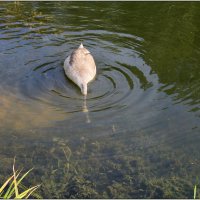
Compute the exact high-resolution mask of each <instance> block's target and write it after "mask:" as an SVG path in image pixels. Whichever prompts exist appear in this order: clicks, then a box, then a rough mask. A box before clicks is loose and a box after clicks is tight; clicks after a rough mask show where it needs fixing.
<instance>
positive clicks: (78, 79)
mask: <svg viewBox="0 0 200 200" xmlns="http://www.w3.org/2000/svg"><path fill="white" fill-rule="evenodd" d="M64 70H65V74H66V76H67V77H68V78H69V79H70V80H72V81H73V82H74V83H75V84H76V85H78V86H79V88H80V89H81V92H82V94H83V95H84V96H86V95H87V84H88V83H89V82H90V81H92V80H93V79H94V77H95V75H96V65H95V61H94V59H93V56H92V55H91V53H90V52H89V51H88V50H87V49H86V48H85V47H84V46H83V44H82V43H81V45H80V46H79V48H77V49H76V50H74V51H73V52H72V53H71V55H70V56H68V57H67V58H66V59H65V62H64Z"/></svg>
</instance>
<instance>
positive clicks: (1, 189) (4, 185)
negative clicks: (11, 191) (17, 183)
mask: <svg viewBox="0 0 200 200" xmlns="http://www.w3.org/2000/svg"><path fill="white" fill-rule="evenodd" d="M12 178H13V175H12V176H11V177H9V178H8V179H7V181H6V182H5V183H4V184H3V185H2V186H1V188H0V194H1V193H2V191H3V190H4V188H5V187H6V186H7V185H8V183H9V182H10V180H11V179H12Z"/></svg>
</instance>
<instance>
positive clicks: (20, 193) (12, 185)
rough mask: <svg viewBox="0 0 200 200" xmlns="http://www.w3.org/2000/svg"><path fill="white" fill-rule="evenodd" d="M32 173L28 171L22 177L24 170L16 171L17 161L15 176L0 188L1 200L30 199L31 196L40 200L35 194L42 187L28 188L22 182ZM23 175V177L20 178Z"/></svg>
mask: <svg viewBox="0 0 200 200" xmlns="http://www.w3.org/2000/svg"><path fill="white" fill-rule="evenodd" d="M31 171H32V169H30V170H28V171H27V172H26V173H24V174H22V175H21V172H22V170H20V171H19V170H15V159H14V163H13V175H12V176H10V177H9V178H8V179H7V180H6V181H5V182H4V184H3V185H2V186H1V187H0V198H3V199H11V198H12V199H14V198H16V199H28V198H29V197H30V196H31V195H32V196H34V197H36V198H40V196H39V195H38V194H34V191H35V190H37V189H38V187H39V186H40V185H36V186H33V187H30V188H26V187H25V186H24V185H23V184H22V183H21V182H22V180H23V179H24V178H25V177H27V175H28V174H29V173H30V172H31ZM20 175H21V176H20Z"/></svg>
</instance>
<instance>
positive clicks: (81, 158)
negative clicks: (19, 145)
mask: <svg viewBox="0 0 200 200" xmlns="http://www.w3.org/2000/svg"><path fill="white" fill-rule="evenodd" d="M112 137H114V138H115V140H114V141H112V140H111V139H112ZM112 137H111V138H107V144H105V143H103V142H100V141H96V140H88V139H86V138H84V137H82V138H80V140H79V141H74V143H73V144H71V143H69V141H67V140H63V139H60V138H54V139H53V141H52V142H51V145H50V146H49V147H47V146H45V145H44V144H42V143H41V144H40V145H38V148H34V146H33V148H34V151H33V152H32V154H31V155H30V154H29V155H28V154H26V153H24V151H23V150H22V149H21V150H22V151H21V152H19V151H20V149H18V153H20V156H17V158H18V162H19V163H22V164H23V163H26V167H27V168H28V167H30V166H31V165H32V166H34V171H33V172H34V173H31V174H29V177H30V178H29V179H27V180H26V185H30V184H37V183H40V184H41V186H40V187H39V188H38V189H37V191H38V193H39V194H41V196H42V197H44V198H174V197H176V198H193V191H194V187H193V183H192V181H190V180H191V178H190V177H187V176H186V175H185V174H186V173H185V170H186V168H188V166H183V165H182V164H181V162H179V159H177V158H176V157H174V156H173V155H168V154H165V153H166V152H165V150H163V152H162V155H164V156H163V157H162V156H161V154H160V152H157V153H155V151H154V148H152V147H150V146H147V148H143V149H140V148H139V147H136V148H133V146H132V145H130V144H131V142H130V144H126V145H123V144H121V143H118V139H117V136H115V135H114V136H112ZM113 142H115V145H114V144H113ZM132 142H133V141H132ZM30 151H31V150H30ZM147 151H149V152H148V155H149V157H148V158H149V159H147V158H145V157H143V155H145V153H147ZM108 152H109V156H108V154H107V153H108ZM158 166H159V167H158ZM163 170H165V171H163ZM173 171H174V172H175V171H178V172H179V175H175V173H174V172H173ZM195 194H196V193H195ZM195 197H196V195H195Z"/></svg>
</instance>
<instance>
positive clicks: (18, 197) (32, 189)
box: [15, 185, 39, 199]
mask: <svg viewBox="0 0 200 200" xmlns="http://www.w3.org/2000/svg"><path fill="white" fill-rule="evenodd" d="M38 187H39V185H36V186H34V187H32V188H29V189H28V190H26V191H24V192H22V193H21V194H19V195H18V196H16V197H15V198H16V199H24V198H26V199H27V198H28V197H29V196H30V195H31V193H33V192H34V191H35V190H36V189H37V188H38Z"/></svg>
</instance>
